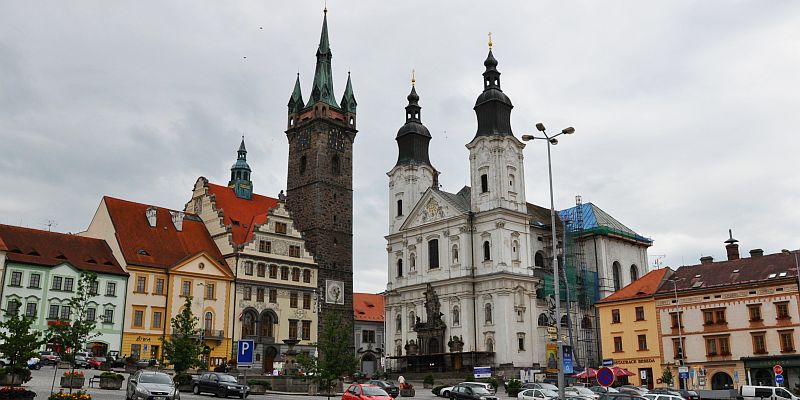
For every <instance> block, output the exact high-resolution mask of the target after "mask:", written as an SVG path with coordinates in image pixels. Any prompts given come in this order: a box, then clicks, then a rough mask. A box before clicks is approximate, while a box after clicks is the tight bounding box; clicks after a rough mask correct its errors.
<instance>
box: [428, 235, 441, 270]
mask: <svg viewBox="0 0 800 400" xmlns="http://www.w3.org/2000/svg"><path fill="white" fill-rule="evenodd" d="M428 268H429V269H436V268H439V240H438V239H433V240H429V241H428Z"/></svg>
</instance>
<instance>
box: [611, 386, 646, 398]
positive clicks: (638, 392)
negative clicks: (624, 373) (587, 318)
mask: <svg viewBox="0 0 800 400" xmlns="http://www.w3.org/2000/svg"><path fill="white" fill-rule="evenodd" d="M617 390H619V392H620V393H628V394H632V395H635V396H644V395H645V394H646V393H647V392H646V391H644V390H642V388H638V387H636V386H629V385H625V386H620V387H618V388H617Z"/></svg>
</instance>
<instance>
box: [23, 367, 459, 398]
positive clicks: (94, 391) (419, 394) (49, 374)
mask: <svg viewBox="0 0 800 400" xmlns="http://www.w3.org/2000/svg"><path fill="white" fill-rule="evenodd" d="M64 371H65V370H63V369H61V370H58V371H57V373H56V370H55V369H54V368H52V367H44V368H42V369H41V370H39V371H31V376H32V379H31V380H30V381H29V382H28V383H26V384H25V386H26V387H28V388H29V389H30V390H33V391H34V392H36V398H35V400H47V397H48V396H49V395H50V390H51V386H52V384H53V375H54V373H56V374H55V375H56V380H55V388H54V390H55V391H56V392H58V391H59V390H61V388H60V387H59V382H60V380H61V375H63V374H64ZM82 371H83V372H84V374H85V375H86V384H87V385H88V383H89V378H91V377H93V376H94V375H97V374H100V371H96V370H82ZM122 375H124V376H125V379H126V382H127V378H128V374H124V373H123V374H122ZM122 387H123V389H120V390H103V389H99V388H87V387H84V390H86V391H87V392H88V393H89V394H91V395H92V399H93V400H122V399H124V398H125V390H124V388H125V384H123V386H122ZM416 387H417V388H418V389H417V391H416V396H415V397H414V399H415V400H434V399H437V397H436V396H434V395H433V394H432V393H431V391H430V389H423V388H422V384H420V385H416ZM68 391H69V389H64V392H68ZM212 399H215V397H214V396H213V395H207V394H203V395H194V394H191V393H181V400H212ZM231 399H234V398H233V397H231ZM248 399H252V400H267V399H269V400H327V397H323V396H305V395H283V394H273V393H270V394H267V395H253V396H249V397H248ZM338 399H340V397H338V398H337V397H331V400H338ZM439 400H444V399H439Z"/></svg>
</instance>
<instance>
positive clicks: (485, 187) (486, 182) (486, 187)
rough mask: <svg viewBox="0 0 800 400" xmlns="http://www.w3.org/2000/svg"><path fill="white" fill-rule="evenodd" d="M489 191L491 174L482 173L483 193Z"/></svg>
mask: <svg viewBox="0 0 800 400" xmlns="http://www.w3.org/2000/svg"><path fill="white" fill-rule="evenodd" d="M488 191H489V175H486V174H483V175H481V193H486V192H488Z"/></svg>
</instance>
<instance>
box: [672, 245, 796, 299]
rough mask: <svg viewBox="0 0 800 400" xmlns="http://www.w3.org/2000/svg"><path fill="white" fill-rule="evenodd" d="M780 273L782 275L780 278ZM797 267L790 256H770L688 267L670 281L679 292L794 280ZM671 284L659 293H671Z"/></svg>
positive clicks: (676, 272)
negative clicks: (674, 280)
mask: <svg viewBox="0 0 800 400" xmlns="http://www.w3.org/2000/svg"><path fill="white" fill-rule="evenodd" d="M781 274H783V276H781ZM796 277H797V267H796V266H795V259H794V255H793V254H783V253H776V254H769V255H764V256H760V257H759V256H756V257H752V256H751V257H748V258H740V259H738V260H732V261H728V260H725V261H718V262H712V263H708V264H697V265H687V266H684V267H680V268H678V270H677V271H675V274H674V275H673V276H672V277H671V278H670V279H676V280H677V282H676V283H677V289H678V291H686V290H701V289H708V288H714V287H723V286H734V285H741V284H751V283H758V282H765V281H771V280H778V279H796ZM674 290H675V289H674V288H673V285H672V284H669V285H664V287H663V288H662V289H661V290H659V291H658V292H659V293H667V292H669V293H671V292H673V291H674Z"/></svg>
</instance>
